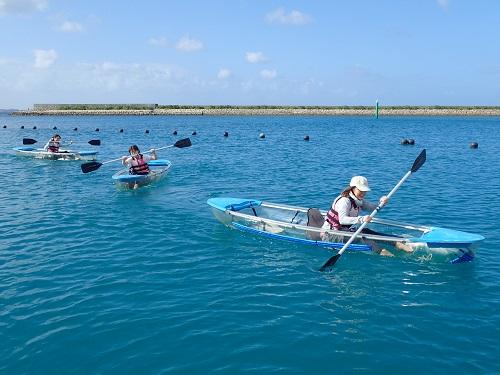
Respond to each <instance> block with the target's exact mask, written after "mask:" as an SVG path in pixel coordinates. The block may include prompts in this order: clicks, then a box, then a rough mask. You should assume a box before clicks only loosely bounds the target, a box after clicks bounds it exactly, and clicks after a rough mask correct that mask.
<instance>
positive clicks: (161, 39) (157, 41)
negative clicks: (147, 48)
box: [148, 36, 167, 47]
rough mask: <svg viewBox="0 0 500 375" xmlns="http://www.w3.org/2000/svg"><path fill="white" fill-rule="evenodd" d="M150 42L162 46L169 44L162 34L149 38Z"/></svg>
mask: <svg viewBox="0 0 500 375" xmlns="http://www.w3.org/2000/svg"><path fill="white" fill-rule="evenodd" d="M148 44H150V45H152V46H159V47H162V46H165V45H166V44H167V39H165V38H164V37H162V36H160V37H157V38H154V37H153V38H149V40H148Z"/></svg>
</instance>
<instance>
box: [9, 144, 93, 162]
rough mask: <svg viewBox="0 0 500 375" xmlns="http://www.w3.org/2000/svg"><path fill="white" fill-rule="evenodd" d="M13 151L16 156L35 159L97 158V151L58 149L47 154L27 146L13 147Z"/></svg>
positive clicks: (42, 150)
mask: <svg viewBox="0 0 500 375" xmlns="http://www.w3.org/2000/svg"><path fill="white" fill-rule="evenodd" d="M13 150H14V151H15V152H16V154H17V155H22V156H28V157H32V158H35V159H47V160H83V161H92V160H96V158H97V151H76V150H64V149H59V152H49V151H45V150H44V149H43V148H34V147H29V146H21V147H14V148H13Z"/></svg>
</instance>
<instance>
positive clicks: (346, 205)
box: [322, 176, 413, 256]
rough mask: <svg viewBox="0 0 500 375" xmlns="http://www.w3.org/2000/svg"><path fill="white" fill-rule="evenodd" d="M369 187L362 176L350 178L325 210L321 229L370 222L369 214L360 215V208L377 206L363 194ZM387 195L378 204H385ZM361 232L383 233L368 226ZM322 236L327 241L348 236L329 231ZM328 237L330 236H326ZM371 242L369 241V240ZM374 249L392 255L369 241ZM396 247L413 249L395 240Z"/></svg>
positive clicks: (350, 228)
mask: <svg viewBox="0 0 500 375" xmlns="http://www.w3.org/2000/svg"><path fill="white" fill-rule="evenodd" d="M370 190H371V189H370V187H369V186H368V180H367V179H366V177H363V176H354V177H353V178H351V182H350V183H349V186H348V187H347V188H346V189H344V191H343V192H342V193H341V194H340V195H339V196H338V197H337V198H335V200H334V201H333V203H332V206H331V207H330V210H329V211H328V212H327V214H326V217H325V222H324V224H323V226H322V228H323V229H331V230H339V231H352V230H353V229H355V227H354V228H353V226H354V225H356V224H362V223H363V222H370V221H371V217H370V215H360V214H359V213H360V212H361V210H364V211H373V210H374V209H375V208H376V207H377V206H376V205H375V204H373V203H370V202H368V201H366V200H365V199H364V198H365V195H366V193H367V192H369V191H370ZM387 202H388V199H387V196H385V195H384V196H382V197H381V198H380V200H379V203H380V204H384V205H385V204H387ZM362 232H363V233H366V234H377V235H383V234H382V233H377V232H374V231H372V230H370V229H368V228H364V229H363V231H362ZM322 237H323V239H324V240H329V241H338V240H340V241H343V240H344V239H345V240H347V239H348V237H343V236H330V234H329V233H323V234H322ZM328 237H330V238H328ZM370 242H371V241H370ZM370 245H371V246H372V247H373V248H374V250H375V251H376V252H377V253H379V254H380V255H388V256H392V253H390V252H389V251H387V250H386V249H381V248H379V247H378V246H376V245H375V244H374V243H370ZM394 246H395V247H396V249H398V250H403V251H406V252H412V251H413V249H412V248H411V247H410V246H409V245H406V244H403V243H401V242H396V243H395V244H394Z"/></svg>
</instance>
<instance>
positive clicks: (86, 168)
mask: <svg viewBox="0 0 500 375" xmlns="http://www.w3.org/2000/svg"><path fill="white" fill-rule="evenodd" d="M101 165H102V163H99V162H97V161H89V162H88V163H83V164H82V165H81V167H82V172H83V173H89V172H93V171H96V170H98V169H99V168H101Z"/></svg>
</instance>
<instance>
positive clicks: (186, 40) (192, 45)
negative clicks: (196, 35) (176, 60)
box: [175, 36, 203, 52]
mask: <svg viewBox="0 0 500 375" xmlns="http://www.w3.org/2000/svg"><path fill="white" fill-rule="evenodd" d="M175 48H177V49H178V50H179V51H183V52H194V51H198V50H200V49H202V48H203V43H202V42H200V41H199V40H196V39H192V38H190V37H189V36H183V37H182V38H181V39H179V41H178V42H177V45H176V46H175Z"/></svg>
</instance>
